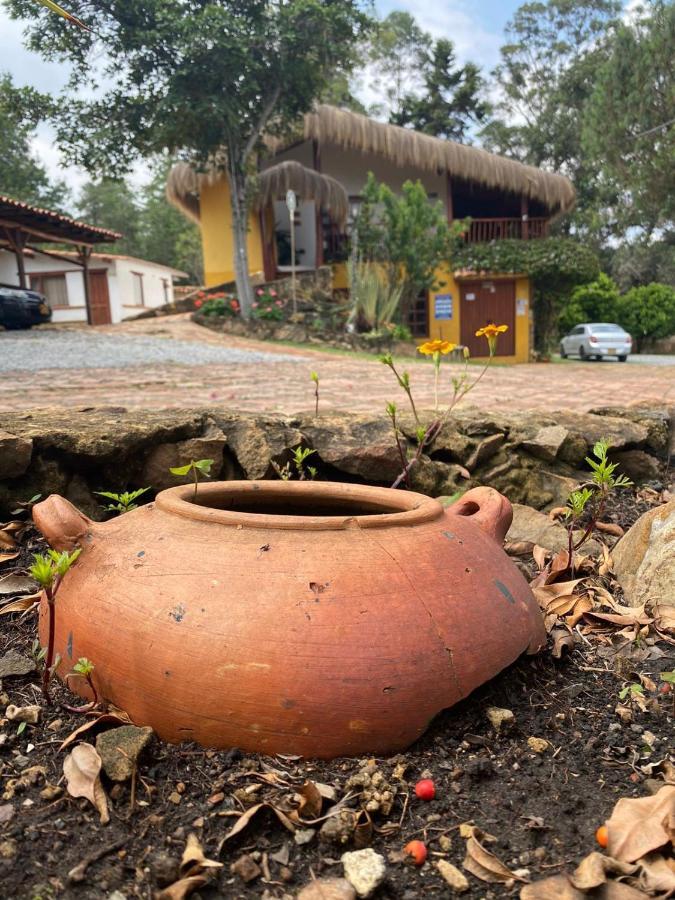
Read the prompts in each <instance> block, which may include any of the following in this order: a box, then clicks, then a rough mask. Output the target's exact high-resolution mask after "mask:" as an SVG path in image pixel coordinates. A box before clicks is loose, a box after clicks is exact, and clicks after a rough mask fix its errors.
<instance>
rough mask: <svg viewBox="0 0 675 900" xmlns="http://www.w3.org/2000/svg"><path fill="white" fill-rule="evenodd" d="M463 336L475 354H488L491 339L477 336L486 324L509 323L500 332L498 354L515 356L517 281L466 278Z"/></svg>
mask: <svg viewBox="0 0 675 900" xmlns="http://www.w3.org/2000/svg"><path fill="white" fill-rule="evenodd" d="M460 298H461V299H460V317H461V318H460V322H461V329H460V332H461V337H460V340H461V342H462V344H464V346H465V347H468V348H469V352H470V353H471V356H487V342H486V340H485V338H484V337H479V338H478V337H476V332H477V331H478V329H479V328H483V326H484V325H488V324H489V323H490V322H494V324H495V325H508V326H509V330H508V331H507V332H505V333H504V334H500V335H499V340H498V341H497V352H496V354H495V356H513V354H514V353H515V352H516V333H515V332H516V283H515V281H490V280H489V279H481V280H480V281H464V282H462V284H461V288H460Z"/></svg>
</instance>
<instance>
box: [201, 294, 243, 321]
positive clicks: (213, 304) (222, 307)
mask: <svg viewBox="0 0 675 900" xmlns="http://www.w3.org/2000/svg"><path fill="white" fill-rule="evenodd" d="M195 309H198V310H199V311H200V313H201V314H202V315H203V316H226V317H228V318H232V317H233V316H238V315H239V301H238V300H237V298H236V297H233V296H232V294H226V293H225V291H217V292H216V293H214V294H207V293H206V291H197V296H196V299H195Z"/></svg>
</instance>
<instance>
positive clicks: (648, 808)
mask: <svg viewBox="0 0 675 900" xmlns="http://www.w3.org/2000/svg"><path fill="white" fill-rule="evenodd" d="M669 823H672V824H670V826H669ZM606 824H607V835H608V842H607V852H608V853H609V855H610V856H612V857H614V859H618V860H621V861H623V862H629V863H632V862H635V861H636V860H639V859H640V858H641V857H643V856H646V855H647V854H648V853H651V852H652V851H653V850H658V849H659V848H660V847H663V846H664V845H665V844H668V843H669V842H670V841H671V839H672V832H671V833H670V834H669V831H668V828H669V827H670V828H672V827H673V826H675V785H670V784H667V785H664V786H663V787H662V788H661V790H660V791H658V792H657V793H656V794H654V795H653V796H651V797H638V798H637V799H631V798H623V799H621V800H619V802H618V803H617V804H616V806H615V807H614V810H613V812H612V815H611V816H610V817H609V819H608V820H607V823H606Z"/></svg>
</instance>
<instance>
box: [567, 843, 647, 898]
mask: <svg viewBox="0 0 675 900" xmlns="http://www.w3.org/2000/svg"><path fill="white" fill-rule="evenodd" d="M636 871H637V866H633V865H630V864H629V863H626V862H620V861H619V860H618V859H613V858H612V857H611V855H610V856H605V855H604V854H603V853H598V852H597V851H594V852H593V853H589V854H588V856H586V857H584V859H582V860H581V862H580V863H579V865H578V866H577V867H576V869H575V870H574V872H573V873H572V874H571V875H570V876H569V879H570V881H571V883H572V884H573V885H574V887H575V888H578V889H579V890H580V891H590V890H592V889H593V888H596V887H599V886H600V885H601V884H604V883H605V882H606V881H607V875H632V874H633V872H636Z"/></svg>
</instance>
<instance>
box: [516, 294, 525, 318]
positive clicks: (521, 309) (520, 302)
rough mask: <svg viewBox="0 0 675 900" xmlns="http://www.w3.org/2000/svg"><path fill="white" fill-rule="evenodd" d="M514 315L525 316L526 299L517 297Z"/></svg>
mask: <svg viewBox="0 0 675 900" xmlns="http://www.w3.org/2000/svg"><path fill="white" fill-rule="evenodd" d="M516 315H517V316H526V315H527V299H526V298H525V297H518V299H517V300H516Z"/></svg>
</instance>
